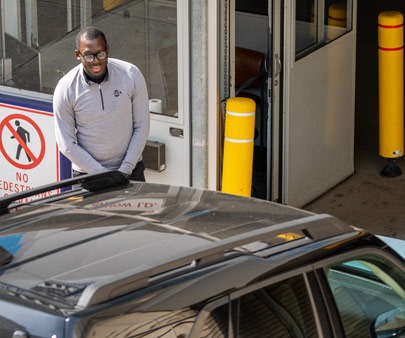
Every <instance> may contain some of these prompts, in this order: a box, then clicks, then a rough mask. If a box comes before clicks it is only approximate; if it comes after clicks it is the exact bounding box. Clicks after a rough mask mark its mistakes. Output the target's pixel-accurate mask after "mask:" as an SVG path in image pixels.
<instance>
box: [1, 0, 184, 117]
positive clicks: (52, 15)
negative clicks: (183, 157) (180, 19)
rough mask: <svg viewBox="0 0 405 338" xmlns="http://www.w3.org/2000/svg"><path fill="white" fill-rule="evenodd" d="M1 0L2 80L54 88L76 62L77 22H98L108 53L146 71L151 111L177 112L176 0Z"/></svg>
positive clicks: (33, 87) (47, 89) (23, 86)
mask: <svg viewBox="0 0 405 338" xmlns="http://www.w3.org/2000/svg"><path fill="white" fill-rule="evenodd" d="M2 3H3V2H2ZM4 3H6V5H5V7H4V10H3V11H2V13H3V14H4V15H3V17H2V19H1V21H2V24H1V27H4V32H3V30H2V31H1V40H2V44H1V48H2V54H1V56H0V58H1V60H2V62H1V63H0V65H2V64H3V60H4V59H5V60H6V62H5V63H7V64H6V67H4V69H8V70H9V71H8V72H7V73H4V74H2V76H1V78H0V84H3V85H6V86H11V87H16V88H20V89H27V90H32V91H38V92H43V93H48V94H53V91H54V89H55V86H56V84H57V82H58V80H59V79H60V78H61V77H62V76H63V75H64V74H66V73H67V72H68V71H69V70H70V69H71V68H73V67H74V66H76V65H77V64H78V62H79V61H78V60H77V59H76V58H75V55H74V50H75V38H76V34H77V32H78V31H79V30H80V28H81V25H84V26H96V27H99V28H100V29H102V30H103V31H104V32H105V34H106V37H107V41H108V43H109V45H110V57H111V58H119V59H123V60H125V61H129V62H131V63H133V64H135V65H136V66H138V68H139V69H140V70H141V71H142V73H143V74H144V76H145V79H146V82H147V85H148V91H149V97H150V98H151V99H155V100H154V101H153V103H151V107H153V110H154V111H153V112H155V113H160V114H164V115H169V116H173V117H177V114H178V103H177V100H178V98H177V96H178V78H177V2H176V0H159V1H158V0H119V1H117V0H87V1H85V0H53V1H48V0H38V1H37V2H32V3H31V2H21V3H22V4H31V5H33V4H34V3H35V4H36V8H35V7H34V6H31V5H30V6H28V5H21V6H17V2H14V1H6V2H4ZM18 3H19V2H18ZM7 17H12V18H15V17H17V18H20V20H14V19H13V20H8V21H7V20H6V19H5V18H7ZM35 23H37V25H36V24H35ZM3 47H5V48H3ZM1 69H3V67H1ZM1 69H0V70H1Z"/></svg>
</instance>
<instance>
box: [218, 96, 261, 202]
mask: <svg viewBox="0 0 405 338" xmlns="http://www.w3.org/2000/svg"><path fill="white" fill-rule="evenodd" d="M255 111H256V103H255V102H254V101H253V100H252V99H249V98H245V97H234V98H230V99H228V101H227V102H226V119H225V140H224V158H223V166H222V191H223V192H226V193H230V194H233V195H240V196H247V197H250V196H251V194H252V171H253V150H254V134H255Z"/></svg>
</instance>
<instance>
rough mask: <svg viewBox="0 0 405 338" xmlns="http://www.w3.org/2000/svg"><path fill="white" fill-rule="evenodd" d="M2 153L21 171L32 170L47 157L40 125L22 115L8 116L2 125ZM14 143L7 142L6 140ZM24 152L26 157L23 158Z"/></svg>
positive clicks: (0, 127)
mask: <svg viewBox="0 0 405 338" xmlns="http://www.w3.org/2000/svg"><path fill="white" fill-rule="evenodd" d="M0 136H1V140H2V142H1V143H0V151H1V152H2V154H3V155H4V157H5V158H6V159H7V161H8V162H10V163H11V164H12V165H14V166H15V167H17V168H19V169H32V168H35V167H36V166H37V165H39V164H40V163H41V161H42V159H43V158H44V155H45V138H44V135H43V134H42V132H41V130H40V128H39V127H38V125H37V124H36V123H35V122H34V121H33V120H32V119H30V118H29V117H27V116H25V115H22V114H13V115H9V116H7V117H6V118H5V119H4V120H3V121H2V122H1V123H0ZM7 137H8V139H9V140H11V141H12V142H6V139H7ZM22 152H24V153H25V156H21V153H22Z"/></svg>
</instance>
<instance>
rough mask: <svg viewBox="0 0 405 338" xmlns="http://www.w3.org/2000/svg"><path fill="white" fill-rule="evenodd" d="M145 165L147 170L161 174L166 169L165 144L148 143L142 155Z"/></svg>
mask: <svg viewBox="0 0 405 338" xmlns="http://www.w3.org/2000/svg"><path fill="white" fill-rule="evenodd" d="M142 158H143V163H144V164H145V167H146V169H149V170H153V171H158V172H161V171H163V170H165V169H166V153H165V144H164V143H160V142H155V141H149V140H148V141H147V142H146V146H145V149H144V151H143V153H142Z"/></svg>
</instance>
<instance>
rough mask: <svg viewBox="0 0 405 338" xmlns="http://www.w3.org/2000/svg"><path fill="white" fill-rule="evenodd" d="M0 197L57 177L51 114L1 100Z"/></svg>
mask: <svg viewBox="0 0 405 338" xmlns="http://www.w3.org/2000/svg"><path fill="white" fill-rule="evenodd" d="M0 141H1V142H0V197H2V196H7V195H9V194H11V193H18V192H21V191H25V190H29V189H32V188H33V187H37V186H39V185H43V184H48V183H51V182H56V181H58V180H59V156H58V151H57V146H56V140H55V136H54V126H53V114H52V113H50V112H46V111H40V110H35V109H30V108H28V107H21V106H14V105H9V104H4V103H1V102H0Z"/></svg>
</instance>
